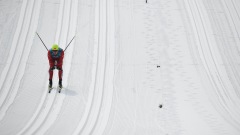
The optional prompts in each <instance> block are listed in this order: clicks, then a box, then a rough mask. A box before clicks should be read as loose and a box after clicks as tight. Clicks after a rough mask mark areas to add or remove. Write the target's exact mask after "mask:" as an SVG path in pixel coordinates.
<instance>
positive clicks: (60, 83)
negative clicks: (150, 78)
mask: <svg viewBox="0 0 240 135" xmlns="http://www.w3.org/2000/svg"><path fill="white" fill-rule="evenodd" d="M62 75H63V70H62V65H61V66H58V78H59V82H58V84H59V86H60V87H62Z"/></svg>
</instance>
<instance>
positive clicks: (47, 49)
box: [36, 32, 48, 51]
mask: <svg viewBox="0 0 240 135" xmlns="http://www.w3.org/2000/svg"><path fill="white" fill-rule="evenodd" d="M36 34H37V35H38V33H37V32H36ZM38 37H39V39H40V40H41V41H42V39H41V37H40V36H39V35H38ZM42 43H43V45H44V46H45V48H46V49H47V47H46V45H45V44H44V42H43V41H42ZM47 51H48V49H47Z"/></svg>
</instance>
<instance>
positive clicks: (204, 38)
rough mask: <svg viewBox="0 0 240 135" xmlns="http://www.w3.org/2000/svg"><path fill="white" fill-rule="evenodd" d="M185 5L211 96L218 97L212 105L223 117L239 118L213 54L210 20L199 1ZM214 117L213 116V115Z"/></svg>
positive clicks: (222, 131) (220, 131)
mask: <svg viewBox="0 0 240 135" xmlns="http://www.w3.org/2000/svg"><path fill="white" fill-rule="evenodd" d="M185 3H186V4H187V5H188V7H189V9H190V13H191V15H192V19H193V23H194V25H195V30H194V31H195V34H196V39H197V40H198V41H197V42H198V43H197V48H198V49H197V50H198V51H199V55H200V59H201V61H202V64H203V66H204V70H205V71H203V72H205V73H206V75H207V78H208V79H209V80H210V82H211V84H212V86H213V89H214V91H211V92H209V94H213V93H214V94H215V95H217V96H212V97H216V98H213V99H212V104H213V105H214V107H215V108H216V109H217V110H219V109H220V110H219V112H220V113H221V114H222V116H223V117H226V116H227V117H228V115H229V114H230V115H232V116H233V117H234V118H237V119H239V118H238V116H237V114H235V112H236V111H237V110H234V108H231V105H232V104H234V102H233V101H231V100H229V98H230V97H229V96H230V95H229V94H228V90H227V88H226V85H225V84H224V82H225V80H224V79H225V78H223V77H222V74H223V72H224V71H222V70H220V69H219V66H218V65H219V62H217V60H218V56H217V54H216V53H213V52H212V50H214V49H215V48H214V46H215V45H216V43H215V41H213V40H212V39H211V38H210V37H211V36H210V34H211V33H213V32H212V31H211V29H208V28H207V27H208V26H210V25H209V24H208V20H206V19H205V16H204V12H203V10H204V9H202V8H203V6H202V5H200V3H199V2H197V1H195V0H194V1H191V2H190V1H189V0H187V1H185ZM212 116H213V115H212ZM211 119H214V121H217V119H216V118H214V117H212V118H211ZM228 120H230V123H232V122H233V121H234V119H231V118H228ZM208 122H209V123H211V126H212V128H213V129H214V131H215V132H216V133H218V134H221V133H226V134H229V133H228V131H227V130H225V128H224V125H223V124H221V123H218V126H219V127H221V130H218V129H219V127H217V126H216V123H213V122H212V120H208ZM232 125H233V126H235V127H238V126H237V125H238V124H237V123H235V124H234V123H232Z"/></svg>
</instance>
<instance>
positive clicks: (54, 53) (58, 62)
mask: <svg viewBox="0 0 240 135" xmlns="http://www.w3.org/2000/svg"><path fill="white" fill-rule="evenodd" d="M63 58H64V51H63V49H62V48H60V47H58V45H57V44H53V45H52V48H51V49H50V50H48V60H49V65H50V68H49V88H52V78H53V70H54V69H57V70H58V78H59V82H58V85H59V87H60V88H62V74H63V69H62V64H63Z"/></svg>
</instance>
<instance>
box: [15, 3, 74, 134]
mask: <svg viewBox="0 0 240 135" xmlns="http://www.w3.org/2000/svg"><path fill="white" fill-rule="evenodd" d="M66 2H68V3H67V4H65V1H62V2H61V5H60V6H61V7H60V9H59V10H60V12H59V18H60V20H61V21H59V23H58V30H57V33H56V40H55V42H56V43H59V45H60V47H62V48H63V49H64V48H65V45H66V44H67V42H69V41H70V38H72V36H74V34H75V29H76V18H77V12H76V11H77V5H78V4H77V1H76V0H71V1H66ZM72 6H73V8H72ZM65 10H66V11H67V12H66V11H65ZM66 16H68V17H67V18H69V19H66V18H64V17H66ZM71 16H73V17H71ZM65 22H66V23H65ZM70 22H71V23H70ZM70 24H71V25H70ZM66 31H67V32H66ZM64 32H66V33H64ZM61 34H63V35H61ZM64 34H67V35H64ZM72 44H74V41H73V42H72ZM71 51H72V49H71V48H70V47H69V48H68V51H67V53H65V58H64V67H63V69H64V71H65V72H64V75H65V74H66V78H68V77H67V76H68V72H69V69H70V67H69V66H70V65H71V63H70V62H71V56H70V54H71ZM66 60H67V62H66ZM68 62H69V63H68ZM65 67H66V69H65ZM57 74H58V73H57V72H56V71H55V72H54V79H53V84H54V85H55V84H58V79H57V78H58V75H57ZM63 78H64V79H63V85H64V86H65V85H66V86H67V83H66V82H67V80H66V79H65V76H64V77H63ZM46 90H47V85H46ZM55 90H56V88H55ZM55 90H52V92H51V93H50V94H48V93H47V91H46V93H45V94H44V95H43V97H42V99H41V102H40V104H39V107H38V109H37V111H36V112H35V113H34V115H33V116H32V118H31V120H30V121H29V122H28V124H27V125H26V126H25V127H24V128H23V129H22V131H20V132H19V133H18V134H42V133H45V132H46V131H47V130H48V129H49V128H50V127H51V125H52V124H53V123H54V121H55V120H56V118H57V114H58V113H60V109H61V106H62V103H63V100H64V98H65V91H64V89H63V90H62V93H58V92H57V91H55Z"/></svg>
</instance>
